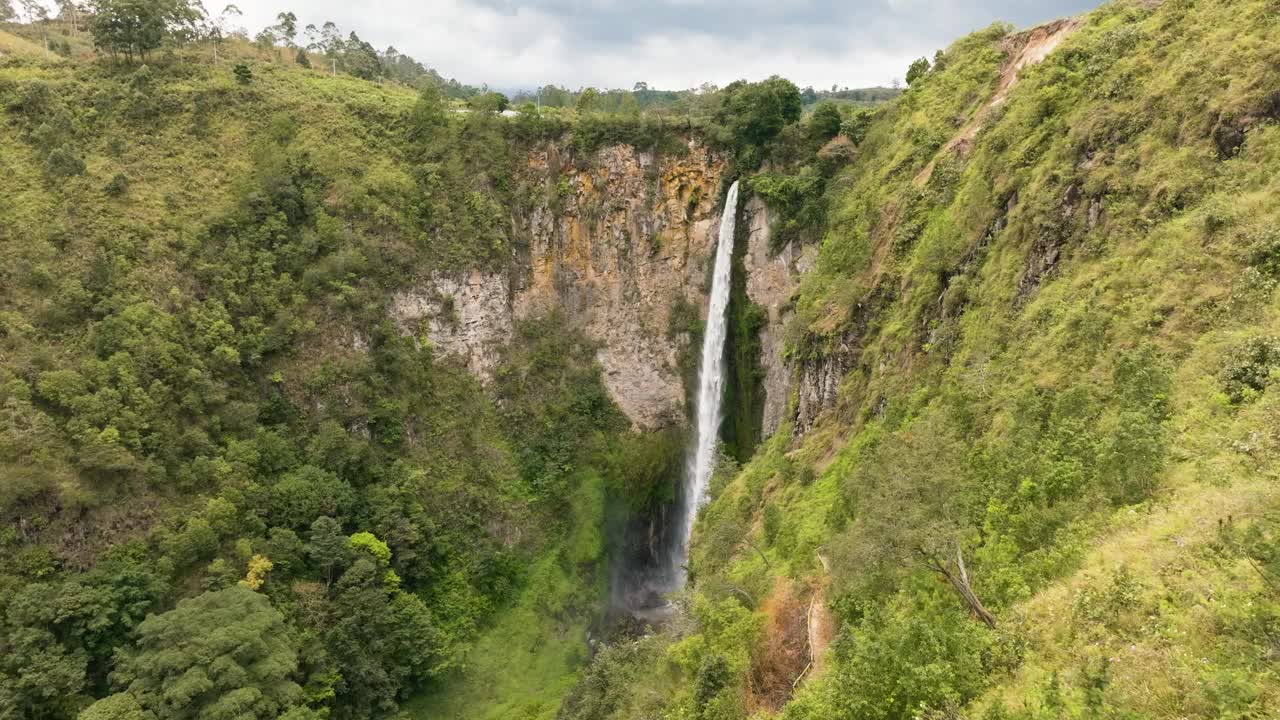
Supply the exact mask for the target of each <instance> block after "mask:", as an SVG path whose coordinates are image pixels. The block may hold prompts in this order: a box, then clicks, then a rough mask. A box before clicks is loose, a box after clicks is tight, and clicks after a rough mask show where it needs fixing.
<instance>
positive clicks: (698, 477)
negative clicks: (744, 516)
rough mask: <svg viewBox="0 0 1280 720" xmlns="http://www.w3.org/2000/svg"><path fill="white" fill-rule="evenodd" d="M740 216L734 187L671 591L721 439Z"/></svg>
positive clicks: (727, 203)
mask: <svg viewBox="0 0 1280 720" xmlns="http://www.w3.org/2000/svg"><path fill="white" fill-rule="evenodd" d="M737 214H738V183H737V182H736V181H735V182H734V183H733V185H731V186H729V193H728V194H727V195H726V196H725V199H724V211H723V214H722V215H721V216H720V238H719V240H718V241H717V244H716V264H715V270H714V273H713V275H712V278H711V305H710V307H709V308H708V310H707V329H706V332H705V333H704V334H703V336H702V363H701V364H700V365H699V366H698V398H697V403H698V405H697V413H698V415H697V426H696V432H697V444H696V445H695V446H694V447H693V451H692V452H691V453H690V454H689V459H688V461H687V463H686V466H685V478H684V495H683V498H682V502H680V507H679V510H680V513H681V516H680V517H679V518H677V519H676V527H675V531H676V533H677V535H676V537H675V538H674V540H675V542H673V543H671V544H670V553H671V555H670V557H669V558H668V564H669V575H668V577H669V579H670V582H671V585H672V589H679V588H681V587H684V583H685V579H686V574H687V570H686V568H685V562H686V560H687V559H688V554H689V535H690V534H691V533H692V532H693V521H694V519H696V518H697V516H698V510H699V509H700V508H701V507H702V505H703V504H704V503H705V502H706V501H707V485H708V483H709V482H710V480H711V472H712V470H714V469H715V463H716V440H717V439H718V438H719V436H720V421H721V420H722V419H723V418H722V416H721V409H720V401H721V399H722V397H723V390H724V374H725V359H724V342H725V338H726V336H727V333H728V328H727V325H728V322H729V285H730V274H731V271H732V269H733V267H732V265H733V264H732V259H733V233H734V229H735V228H734V224H735V222H736V216H737Z"/></svg>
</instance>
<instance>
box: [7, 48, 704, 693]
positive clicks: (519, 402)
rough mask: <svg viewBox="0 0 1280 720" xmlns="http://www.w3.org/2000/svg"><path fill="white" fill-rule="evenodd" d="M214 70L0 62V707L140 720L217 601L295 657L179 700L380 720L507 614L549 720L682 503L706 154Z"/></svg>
mask: <svg viewBox="0 0 1280 720" xmlns="http://www.w3.org/2000/svg"><path fill="white" fill-rule="evenodd" d="M80 40H83V39H82V38H80V39H78V41H80ZM228 56H230V57H235V58H236V60H235V61H234V62H244V63H245V67H246V68H248V69H249V73H248V74H247V76H244V77H238V76H237V75H235V74H233V72H232V65H231V63H228V62H226V60H225V58H226V57H228ZM209 57H210V56H209V54H208V53H207V51H206V49H204V48H199V47H191V48H188V49H186V50H185V51H182V52H178V53H173V54H168V55H167V56H165V57H157V58H153V64H152V65H150V66H125V65H112V64H109V63H106V62H88V61H86V62H76V61H66V60H62V59H58V58H53V59H50V60H48V61H46V60H45V59H44V58H43V57H42V56H32V55H29V54H27V55H22V56H18V55H16V54H15V55H13V56H10V55H6V56H4V57H0V108H2V111H0V169H3V171H4V172H3V173H0V175H3V177H0V217H2V218H3V219H4V221H3V222H0V405H3V407H4V412H3V420H0V517H3V518H4V532H3V533H0V545H2V546H3V548H4V550H3V552H2V553H0V626H2V628H0V715H3V716H4V717H14V718H28V717H30V718H35V717H39V718H70V717H75V716H76V715H77V714H78V713H79V712H80V711H81V710H83V709H84V708H85V707H86V706H89V705H90V704H91V703H93V702H94V701H95V700H96V699H102V698H107V699H105V700H102V702H103V703H105V704H103V705H100V706H97V709H96V710H95V712H100V713H103V714H106V715H108V716H110V715H111V714H112V713H116V712H120V711H121V710H120V708H121V707H125V706H127V705H128V704H129V703H139V704H141V705H142V706H143V707H144V708H151V709H153V710H154V709H155V707H158V703H160V702H161V700H160V699H159V698H158V696H157V695H156V694H155V693H148V692H144V691H143V690H142V689H141V688H143V687H148V684H147V683H145V682H143V683H137V684H134V683H130V682H128V681H127V680H126V679H125V677H126V676H125V675H122V674H116V675H113V674H112V672H113V669H114V668H117V667H125V666H128V667H131V668H138V669H139V672H157V673H159V672H162V671H161V670H159V669H157V668H159V666H157V665H153V664H151V663H150V660H149V657H153V656H149V655H148V653H149V652H150V651H151V648H153V647H154V646H147V645H143V644H139V643H138V642H137V639H138V638H139V634H140V633H142V632H143V628H142V623H143V620H144V618H145V617H146V616H148V615H154V616H156V617H158V618H183V617H187V614H184V611H183V608H184V607H186V608H191V607H197V606H198V607H202V608H206V609H208V611H209V612H224V613H228V612H229V613H230V614H235V612H236V611H227V610H225V608H229V607H240V608H251V609H253V612H250V611H249V610H244V609H242V610H241V611H238V612H239V613H240V614H241V615H242V616H244V618H243V619H245V622H247V623H248V622H251V623H252V627H251V628H250V629H249V632H250V634H252V633H253V632H255V631H254V630H253V629H252V628H257V627H271V628H274V629H273V630H272V631H271V635H272V636H273V639H274V638H279V639H280V644H279V645H278V646H277V647H276V648H275V649H273V650H272V662H271V663H270V664H268V663H262V664H259V665H257V666H255V668H256V669H247V670H246V671H245V672H243V673H231V674H225V675H222V676H219V678H218V679H217V681H216V683H215V684H214V685H213V686H211V687H216V688H217V690H216V691H213V690H208V691H202V692H201V693H198V694H199V697H194V696H193V697H192V698H190V704H191V706H196V705H198V704H199V703H204V702H217V701H218V699H219V698H222V697H232V698H236V697H242V695H241V694H237V693H243V692H249V693H253V692H259V693H262V692H263V691H262V689H261V688H260V687H256V686H253V687H235V686H234V685H223V684H217V683H223V682H226V683H236V682H250V681H252V680H254V679H255V678H254V674H255V672H256V671H257V670H261V669H263V668H268V667H272V668H276V670H278V671H279V674H280V675H282V676H283V677H275V678H274V680H272V683H274V684H273V687H274V688H275V690H276V691H278V693H275V691H273V694H271V697H273V698H277V697H278V698H279V704H278V705H275V706H267V705H262V706H261V707H258V708H257V709H255V710H254V713H255V714H256V715H260V716H263V717H267V716H270V717H274V716H275V715H276V714H279V713H280V712H282V711H283V710H284V709H291V712H292V713H293V715H291V717H314V716H316V714H318V713H330V714H331V715H332V716H333V717H381V716H386V715H390V714H393V713H395V712H397V708H398V706H399V704H400V703H401V702H402V701H404V700H406V699H408V698H409V697H411V696H414V695H415V694H421V693H423V692H426V693H428V694H430V695H442V694H447V693H449V692H450V691H451V689H452V688H454V687H459V686H466V685H467V684H468V683H472V682H474V683H475V684H477V685H479V684H486V683H489V682H490V679H491V678H492V675H486V673H487V672H488V670H487V669H486V667H485V663H484V662H483V657H481V659H480V660H479V661H475V660H473V658H475V656H476V654H477V653H480V654H483V653H493V652H496V651H495V650H494V647H495V646H494V643H493V641H492V639H491V638H493V637H494V636H495V635H494V634H495V633H499V634H501V633H506V632H507V630H506V629H507V628H511V627H518V628H519V629H520V631H521V632H523V633H526V636H525V637H526V638H527V644H526V646H525V649H526V651H527V661H528V664H527V666H526V670H527V671H526V672H522V673H521V674H519V676H518V678H519V680H520V682H518V683H516V684H514V685H512V686H510V689H509V693H508V696H506V697H503V698H499V699H497V700H496V701H495V704H498V706H500V703H501V702H506V701H507V700H508V699H509V698H510V697H516V698H520V704H521V707H522V708H523V709H524V710H525V711H527V712H530V713H535V714H539V715H542V716H546V715H549V714H552V713H554V711H555V707H556V706H557V704H558V701H559V691H558V690H557V688H559V687H561V686H563V685H565V684H567V683H569V682H571V681H572V679H573V677H574V674H575V672H576V671H577V668H578V667H579V666H580V665H581V663H582V662H584V660H585V653H586V648H587V645H586V632H587V628H588V627H589V626H590V625H591V624H592V623H594V622H596V621H597V620H598V618H599V616H600V615H601V614H602V613H603V611H604V608H605V604H606V602H607V587H606V583H607V579H608V573H607V572H605V570H606V568H607V558H606V542H605V540H606V537H605V536H606V531H607V529H608V525H609V522H610V520H611V518H613V517H614V516H615V515H618V516H622V517H627V514H628V513H629V512H631V509H632V508H637V509H638V510H647V509H649V508H651V507H652V506H653V504H654V503H656V502H659V501H660V499H661V498H662V497H664V496H665V495H668V494H669V493H670V484H671V482H672V480H673V476H672V474H671V473H667V472H665V470H664V469H665V468H666V467H667V466H669V465H671V464H672V463H675V462H678V455H679V452H680V450H679V443H678V440H676V439H675V438H676V433H677V432H678V426H679V423H680V422H681V419H682V418H681V415H682V402H683V391H682V389H681V372H682V369H683V368H682V367H681V365H680V359H681V354H682V351H683V349H684V348H686V347H688V345H689V343H690V341H691V337H692V335H694V334H696V332H697V327H696V326H697V310H696V308H697V307H698V306H700V305H701V299H700V298H701V297H702V296H703V295H704V294H705V290H704V289H703V282H702V278H703V277H704V276H705V269H704V264H705V258H706V257H707V255H708V254H709V249H710V242H711V241H710V238H709V236H708V235H707V234H706V233H705V231H704V230H705V228H706V227H708V226H709V225H710V224H711V223H712V218H713V217H714V216H715V214H716V204H717V201H718V183H719V174H720V171H721V168H722V166H723V160H722V158H721V157H720V156H719V155H718V154H717V153H716V152H713V151H711V150H709V149H708V146H707V145H705V144H700V142H701V141H700V140H699V137H698V133H697V132H696V131H691V130H690V129H689V128H688V127H686V128H684V129H683V130H682V131H681V132H679V133H677V132H675V131H674V130H672V129H671V128H670V127H668V126H665V125H663V124H662V123H661V122H658V121H651V120H649V119H642V118H606V117H600V118H584V119H583V120H582V122H580V123H576V124H574V125H573V126H572V127H570V123H569V122H567V121H565V120H562V119H559V118H557V117H554V116H550V115H546V116H539V115H536V114H533V115H529V114H526V115H522V116H521V117H519V118H516V119H507V118H503V117H500V116H498V115H496V114H494V113H490V112H470V113H457V112H453V110H454V109H455V108H453V107H451V106H450V105H449V104H448V103H447V102H446V101H444V100H443V99H442V98H440V97H439V96H438V95H437V94H435V93H431V92H428V93H426V94H424V95H420V94H419V93H416V92H413V91H410V90H408V89H406V88H403V87H399V86H395V85H390V84H388V85H378V84H375V83H370V82H366V81H361V80H357V79H354V78H350V77H346V76H338V77H330V76H329V75H327V74H325V73H320V72H312V71H308V70H306V69H304V68H299V67H296V66H292V65H291V64H288V63H283V62H277V61H271V62H265V61H255V60H252V59H249V58H250V57H252V53H251V52H248V51H246V49H245V48H237V47H236V46H234V45H230V46H229V47H227V48H224V50H223V58H224V61H223V62H222V63H219V64H216V65H214V64H210V61H209ZM621 191H625V192H621ZM467 277H480V278H482V279H483V280H482V286H481V289H482V290H484V291H485V292H488V291H490V290H493V289H496V290H497V293H496V295H495V300H494V303H495V306H494V308H493V311H492V312H490V309H489V308H488V307H487V306H481V307H480V308H479V309H478V310H479V312H480V314H481V315H482V316H481V317H479V318H476V317H473V316H472V313H473V311H476V310H477V308H475V307H472V306H471V305H468V303H469V302H470V300H469V296H468V295H467V294H466V293H465V292H463V291H461V290H460V289H459V287H460V285H459V281H458V280H457V279H458V278H467ZM491 279H492V280H493V281H494V284H495V285H496V288H494V287H492V286H489V285H487V284H484V283H487V282H488V281H489V280H491ZM450 283H453V284H452V285H451V284H450ZM575 291H580V292H587V291H589V293H590V296H587V297H580V298H577V299H576V301H573V302H570V300H573V298H571V297H570V295H571V293H573V292H575ZM473 322H475V323H479V324H482V325H483V324H491V325H492V327H494V328H498V330H497V331H496V333H491V334H490V335H489V337H490V339H492V340H493V342H491V343H487V344H484V345H483V347H481V346H480V345H477V346H476V347H475V348H474V349H475V350H476V351H477V353H478V355H477V356H472V355H471V353H470V351H471V350H472V349H473V348H472V347H470V346H468V345H467V344H466V343H459V342H457V338H458V337H459V336H461V335H463V334H465V332H466V331H467V330H466V328H468V327H470V325H469V324H470V323H473ZM458 349H462V350H465V352H462V353H459V352H456V350H458ZM459 354H461V355H463V357H461V358H457V357H455V356H457V355H459ZM476 357H479V358H480V359H481V360H482V361H483V366H482V367H480V366H477V364H476V362H475V359H476ZM615 360H616V361H615ZM468 364H470V365H472V366H473V367H475V369H483V370H484V371H485V372H483V373H477V374H478V375H481V376H482V378H481V379H482V381H483V382H477V378H476V377H473V376H472V373H471V372H470V369H471V368H468ZM602 370H603V371H605V372H603V373H602ZM642 370H643V371H644V372H648V373H650V374H651V375H650V376H645V375H643V374H642V373H641V371H642ZM633 371H634V372H633ZM608 373H611V374H608ZM632 376H635V377H638V378H640V379H639V380H635V379H632ZM646 378H649V380H651V382H649V381H643V382H642V380H645V379H646ZM633 426H634V427H635V428H637V429H635V430H633ZM238 587H245V588H249V589H251V590H254V591H256V594H259V595H262V596H263V597H266V598H269V600H270V602H269V603H268V604H265V605H264V604H262V603H261V602H260V601H258V600H255V599H252V598H251V599H248V600H246V599H244V598H243V597H242V596H243V593H241V594H240V595H237V594H236V593H237V592H238V591H237V588H238ZM185 600H191V601H193V602H196V603H197V605H183V604H181V603H182V602H183V601H185ZM185 612H187V613H189V612H192V611H189V610H188V611H185ZM165 623H166V620H165V619H160V620H157V621H156V622H155V623H153V624H151V625H148V626H147V628H160V627H165V626H166V625H165ZM182 623H183V624H184V626H189V625H187V624H186V623H185V621H182ZM242 630H243V629H242V628H240V626H237V625H235V624H234V623H230V622H229V623H228V630H227V631H228V633H232V632H241V631H242ZM202 632H203V631H202ZM507 637H510V636H509V635H507ZM177 644H178V645H180V646H182V647H188V646H187V645H183V644H182V643H177ZM499 645H501V644H499ZM189 647H194V645H192V646H189ZM501 649H502V650H504V651H505V650H507V649H509V648H507V647H501ZM202 652H203V651H202ZM246 652H247V651H246ZM246 657H248V655H247V654H246ZM166 667H168V666H166ZM273 672H274V671H273ZM475 676H479V678H480V679H479V680H478V681H473V680H472V679H471V678H473V677H475ZM149 680H154V681H155V682H156V683H157V684H158V685H156V687H158V686H163V685H165V684H166V683H168V682H170V681H171V680H172V678H166V677H164V676H159V677H156V678H149ZM276 680H279V682H278V683H277V682H275V681H276ZM126 691H127V692H126ZM233 691H234V692H233ZM113 693H114V694H113ZM533 695H536V697H532V696H533ZM108 696H110V697H108ZM262 696H263V697H265V696H266V694H263V695H262ZM273 702H276V701H275V700H273ZM272 708H274V709H272ZM476 710H477V712H483V711H485V710H486V708H479V707H478V708H476Z"/></svg>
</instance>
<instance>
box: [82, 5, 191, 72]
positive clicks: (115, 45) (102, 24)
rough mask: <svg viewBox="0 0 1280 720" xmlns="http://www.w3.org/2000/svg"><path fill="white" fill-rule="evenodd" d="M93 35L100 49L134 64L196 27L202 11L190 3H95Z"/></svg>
mask: <svg viewBox="0 0 1280 720" xmlns="http://www.w3.org/2000/svg"><path fill="white" fill-rule="evenodd" d="M90 17H91V20H90V22H89V31H90V32H91V33H93V43H94V45H95V46H96V47H99V48H102V49H104V50H106V51H107V52H109V53H110V54H111V56H112V57H113V58H115V57H117V56H120V55H123V56H124V58H125V59H126V60H127V61H129V62H133V58H134V57H135V56H137V57H139V58H141V59H142V60H143V61H145V60H146V59H147V55H148V54H149V53H150V52H151V51H153V50H155V49H157V48H159V47H160V46H161V45H162V44H163V43H164V42H166V41H167V40H171V39H173V38H175V37H180V35H179V33H181V32H184V31H185V30H187V29H189V28H191V27H193V26H194V24H195V22H196V21H197V19H198V18H199V12H198V10H197V9H196V8H195V7H194V6H192V5H191V4H190V3H189V2H187V0H95V2H94V4H93V8H92V14H91V15H90Z"/></svg>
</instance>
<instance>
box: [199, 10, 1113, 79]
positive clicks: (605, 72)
mask: <svg viewBox="0 0 1280 720" xmlns="http://www.w3.org/2000/svg"><path fill="white" fill-rule="evenodd" d="M205 1H206V5H207V6H208V7H209V9H210V10H211V11H213V12H217V11H218V10H219V9H221V7H222V6H221V2H222V1H224V0H212V1H210V0H205ZM1099 2H1100V0H732V1H730V0H632V1H628V0H425V2H424V1H423V0H387V1H380V2H376V3H369V2H352V1H351V0H307V2H306V3H305V4H304V3H301V2H299V3H296V4H294V5H289V4H288V0H241V1H240V2H238V3H237V4H238V5H239V7H240V9H241V10H243V11H244V17H243V18H242V19H241V20H240V24H242V25H243V26H245V27H246V28H248V29H249V30H250V31H251V32H256V31H257V30H258V29H260V28H262V27H263V26H265V25H269V24H271V23H272V22H273V20H274V17H275V14H276V13H277V12H279V11H281V10H283V9H291V10H293V11H294V12H295V13H297V15H298V19H299V25H300V26H305V25H306V24H307V23H315V24H316V25H320V24H322V23H323V22H324V21H325V20H332V21H334V22H335V23H337V24H338V26H339V27H340V28H342V30H343V31H344V32H346V31H350V30H355V31H356V32H357V33H358V34H359V35H360V36H361V37H362V38H364V39H365V40H368V41H369V42H371V43H373V44H374V45H375V46H376V47H378V48H379V49H381V48H385V47H386V46H387V45H394V46H395V47H396V48H397V49H399V50H400V51H401V52H404V53H408V54H409V55H412V56H414V57H415V58H417V59H418V60H420V61H421V62H423V63H424V64H426V65H429V66H431V67H434V68H436V69H437V70H439V71H440V73H441V74H443V75H444V76H446V77H456V78H457V79H459V80H461V81H463V82H466V83H471V84H477V85H478V84H480V83H488V84H489V85H490V86H492V87H496V88H514V87H533V86H536V85H540V84H543V83H547V82H551V83H555V84H558V85H565V86H568V87H570V88H574V89H576V88H578V87H582V86H585V85H596V86H599V87H631V86H632V85H633V84H634V83H636V82H637V81H644V82H647V83H649V85H650V86H651V87H660V88H688V87H696V86H698V85H700V84H702V83H703V82H712V83H716V84H718V85H724V84H726V83H728V82H731V81H733V80H735V79H738V78H747V79H751V80H756V79H760V78H764V77H768V76H769V75H773V74H775V73H776V74H779V75H783V76H785V77H787V78H790V79H791V80H793V81H795V82H796V83H797V84H799V85H801V86H804V85H814V86H815V87H831V85H832V84H839V85H841V86H849V87H864V86H870V85H887V84H889V83H890V82H891V81H892V80H894V79H895V78H901V77H902V75H903V74H904V73H905V70H906V66H907V65H908V64H909V63H910V61H911V60H912V59H914V58H916V57H919V56H921V55H930V56H931V55H932V54H933V51H934V50H937V49H938V48H941V47H944V46H946V45H947V44H948V43H949V42H950V41H951V40H953V39H955V38H956V37H958V36H960V35H962V34H964V33H967V32H969V31H971V30H975V29H978V28H981V27H984V26H986V25H988V24H990V23H992V22H994V21H996V20H1007V21H1009V22H1012V23H1014V24H1015V25H1018V26H1027V25H1032V24H1035V23H1039V22H1042V21H1045V20H1050V19H1053V18H1056V17H1060V16H1063V15H1071V14H1074V13H1077V12H1080V11H1082V10H1085V9H1087V8H1089V7H1092V6H1094V5H1096V4H1098V3H1099Z"/></svg>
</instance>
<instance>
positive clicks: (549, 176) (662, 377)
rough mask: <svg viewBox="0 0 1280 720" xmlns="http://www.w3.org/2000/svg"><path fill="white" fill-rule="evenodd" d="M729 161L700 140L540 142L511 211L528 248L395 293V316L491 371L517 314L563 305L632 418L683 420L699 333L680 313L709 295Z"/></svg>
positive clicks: (484, 373) (408, 328) (405, 328)
mask: <svg viewBox="0 0 1280 720" xmlns="http://www.w3.org/2000/svg"><path fill="white" fill-rule="evenodd" d="M723 168H724V162H723V159H722V158H720V157H719V156H717V155H716V154H715V153H714V152H712V151H710V150H708V149H707V148H706V147H704V146H702V145H700V144H698V143H697V142H696V141H690V142H689V144H688V146H687V152H682V153H678V154H671V153H668V154H661V155H656V154H654V153H651V152H646V151H641V150H637V149H635V148H633V147H631V146H628V145H613V146H608V147H605V148H602V149H600V150H599V151H597V152H595V153H593V154H591V155H590V156H588V157H585V158H582V157H574V154H573V153H572V152H571V151H570V149H569V148H568V147H567V146H565V145H563V144H556V143H552V144H548V145H546V146H543V147H541V148H539V149H538V150H536V151H534V152H532V153H530V154H529V155H528V157H527V158H526V159H525V161H524V167H523V168H521V169H520V172H521V174H522V175H523V177H522V181H523V182H524V183H525V184H526V185H527V186H529V187H534V188H541V190H542V192H541V193H539V199H538V200H537V201H536V202H535V203H534V204H533V208H532V211H531V212H528V213H522V214H521V215H522V216H518V217H517V218H516V219H515V222H516V224H517V226H518V228H519V230H520V231H521V232H522V233H523V234H525V235H526V236H527V237H528V238H529V248H528V252H527V255H525V256H523V257H520V258H518V259H517V260H515V261H514V262H513V263H512V266H511V267H510V268H507V269H505V270H502V271H498V272H479V271H473V272H470V273H468V274H465V275H462V276H457V277H430V278H425V279H424V280H423V281H422V282H420V283H418V284H416V285H415V286H414V287H412V288H410V289H408V290H406V291H404V292H401V293H400V294H399V295H398V296H397V297H396V298H395V299H394V302H393V304H392V313H393V316H394V319H395V321H396V323H397V324H398V326H399V327H400V328H401V331H402V332H405V333H406V334H412V335H414V336H416V337H423V336H425V338H426V339H427V340H429V341H430V342H431V343H433V344H434V345H435V346H436V347H437V348H438V349H439V350H440V351H441V352H442V353H443V354H445V355H452V356H456V357H458V358H459V359H460V360H461V361H463V362H465V363H466V364H467V366H468V367H469V369H470V370H471V371H472V372H474V373H475V374H476V375H477V376H479V377H480V378H481V379H482V380H487V379H488V378H490V377H491V376H492V372H493V370H494V369H495V367H496V365H497V363H498V362H499V360H500V351H501V347H502V345H503V344H504V343H505V341H506V340H507V339H508V338H509V337H510V335H511V332H512V329H513V328H514V326H515V323H517V322H518V321H519V320H521V319H523V318H527V317H534V316H545V315H548V314H551V313H557V314H558V316H559V317H560V318H561V319H562V320H563V321H564V322H565V323H568V324H570V325H572V326H573V327H575V328H577V329H580V330H582V331H583V332H584V333H585V334H586V335H587V336H588V337H590V338H591V339H593V340H595V341H596V342H597V343H599V350H598V352H597V357H598V359H599V361H600V365H601V367H602V369H603V371H604V381H605V385H606V387H607V388H608V390H609V392H610V394H611V396H612V397H613V399H614V401H615V402H617V404H618V406H619V407H620V408H621V409H622V410H623V412H625V413H626V414H627V416H628V417H629V418H630V419H631V421H632V422H633V423H634V424H635V425H636V426H637V427H639V428H643V429H652V428H656V427H661V426H664V425H667V424H670V423H672V422H677V421H679V420H680V418H681V417H682V416H683V413H684V387H683V383H682V379H681V374H680V370H679V355H680V353H681V352H682V351H683V350H684V349H685V348H686V347H687V346H688V343H689V342H690V338H689V337H688V334H687V333H683V332H677V331H676V329H673V327H672V313H673V310H674V309H675V308H677V307H678V306H679V305H680V304H681V302H682V301H683V302H686V303H692V304H693V305H694V306H695V307H698V308H703V306H704V305H705V296H706V292H707V290H706V276H707V268H708V264H709V261H710V258H711V256H712V255H713V253H714V249H715V242H716V237H715V232H716V231H715V229H716V227H717V224H718V218H719V208H718V202H719V189H720V184H721V183H720V179H721V178H720V176H721V172H722V170H723ZM702 311H703V312H705V308H703V310H702Z"/></svg>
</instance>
